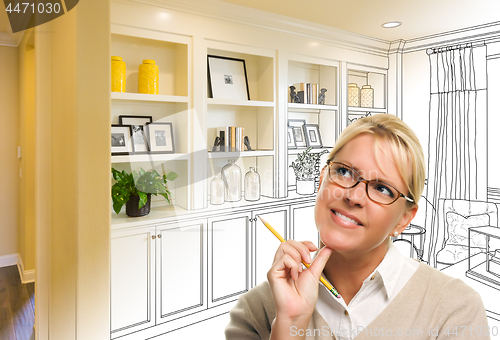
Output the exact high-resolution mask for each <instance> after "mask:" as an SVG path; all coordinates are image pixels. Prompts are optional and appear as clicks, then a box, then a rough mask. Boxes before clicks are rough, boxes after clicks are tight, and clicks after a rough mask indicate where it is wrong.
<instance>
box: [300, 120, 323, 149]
mask: <svg viewBox="0 0 500 340" xmlns="http://www.w3.org/2000/svg"><path fill="white" fill-rule="evenodd" d="M304 136H305V138H306V143H307V147H311V148H321V147H323V143H322V142H321V135H320V133H319V126H318V124H304Z"/></svg>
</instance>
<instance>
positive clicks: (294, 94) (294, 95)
mask: <svg viewBox="0 0 500 340" xmlns="http://www.w3.org/2000/svg"><path fill="white" fill-rule="evenodd" d="M290 103H300V98H299V96H298V94H297V92H295V86H293V85H292V86H290Z"/></svg>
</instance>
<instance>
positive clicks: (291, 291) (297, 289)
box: [267, 240, 332, 326]
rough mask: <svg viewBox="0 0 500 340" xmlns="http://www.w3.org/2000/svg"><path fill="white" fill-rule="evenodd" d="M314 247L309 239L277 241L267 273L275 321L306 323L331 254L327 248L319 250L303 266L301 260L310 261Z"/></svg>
mask: <svg viewBox="0 0 500 340" xmlns="http://www.w3.org/2000/svg"><path fill="white" fill-rule="evenodd" d="M317 249H318V248H317V247H316V246H315V245H314V244H313V243H312V242H310V241H304V242H298V241H294V240H288V241H286V242H283V243H281V244H280V246H279V248H278V251H277V252H276V255H275V257H274V263H273V265H272V267H271V269H270V270H269V272H268V273H267V279H268V281H269V284H270V286H271V291H272V294H273V298H274V304H275V305H276V319H277V320H280V321H285V322H286V323H290V324H295V323H296V322H298V323H300V324H304V323H306V326H307V323H308V322H309V319H310V318H311V316H312V313H313V311H314V308H315V306H316V301H317V300H318V285H319V277H320V276H321V272H322V271H323V268H324V267H325V265H326V262H327V261H328V258H329V257H330V255H331V253H332V250H331V249H329V248H326V247H325V248H323V249H321V251H320V252H319V254H318V256H316V258H315V259H314V262H313V263H312V265H311V266H310V267H309V268H304V269H303V267H302V261H304V262H305V263H308V264H310V263H311V255H310V252H312V251H316V250H317Z"/></svg>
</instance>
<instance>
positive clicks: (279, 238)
mask: <svg viewBox="0 0 500 340" xmlns="http://www.w3.org/2000/svg"><path fill="white" fill-rule="evenodd" d="M259 219H260V220H261V221H262V223H264V225H265V226H266V227H267V229H269V231H270V232H272V233H273V234H274V236H276V237H277V238H278V240H280V241H281V242H286V241H285V239H284V238H283V237H281V235H280V234H278V232H277V231H276V230H274V228H273V227H271V225H270V224H269V223H267V222H266V221H264V219H262V217H260V216H259ZM302 264H304V266H306V267H307V268H309V267H310V265H309V264H307V263H305V262H304V261H302ZM319 281H320V282H321V283H322V284H323V285H324V286H325V287H326V289H328V290H329V291H330V292H331V293H332V294H333V295H335V296H336V297H338V298H339V297H340V294H339V292H337V290H336V289H335V287H333V286H332V285H331V284H329V283H328V282H327V281H326V280H325V279H324V278H323V276H320V277H319Z"/></svg>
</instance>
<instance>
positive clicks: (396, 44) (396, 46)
mask: <svg viewBox="0 0 500 340" xmlns="http://www.w3.org/2000/svg"><path fill="white" fill-rule="evenodd" d="M405 44H406V41H404V40H401V39H400V40H395V41H391V45H390V47H389V54H394V53H403V51H404V48H405Z"/></svg>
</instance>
